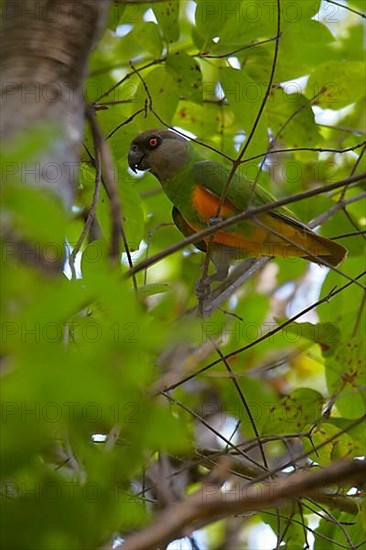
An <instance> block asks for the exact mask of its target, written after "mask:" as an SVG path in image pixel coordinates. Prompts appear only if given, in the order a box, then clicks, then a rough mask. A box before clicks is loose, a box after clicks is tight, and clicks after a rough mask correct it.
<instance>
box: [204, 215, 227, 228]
mask: <svg viewBox="0 0 366 550" xmlns="http://www.w3.org/2000/svg"><path fill="white" fill-rule="evenodd" d="M222 220H223V218H220V217H216V216H212V218H209V219H208V220H207V225H208V227H213V226H215V225H217V224H219V223H221V222H222Z"/></svg>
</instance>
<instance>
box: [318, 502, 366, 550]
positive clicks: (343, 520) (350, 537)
mask: <svg viewBox="0 0 366 550" xmlns="http://www.w3.org/2000/svg"><path fill="white" fill-rule="evenodd" d="M332 516H333V518H332V521H329V519H328V518H323V519H321V520H320V523H319V527H318V528H317V529H316V530H315V532H314V535H315V542H314V550H336V549H338V548H340V547H341V546H346V547H351V548H352V547H353V548H358V547H360V545H361V546H362V545H363V544H364V542H365V540H366V530H365V528H364V526H363V521H362V511H360V513H359V514H358V516H356V517H355V516H353V515H352V514H347V513H346V512H340V511H338V510H332ZM340 525H342V529H340V527H339V526H340Z"/></svg>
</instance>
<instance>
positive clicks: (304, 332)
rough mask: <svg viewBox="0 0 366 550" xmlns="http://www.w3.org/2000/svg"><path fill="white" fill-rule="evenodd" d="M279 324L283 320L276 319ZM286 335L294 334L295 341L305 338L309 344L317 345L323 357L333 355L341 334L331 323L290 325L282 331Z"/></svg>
mask: <svg viewBox="0 0 366 550" xmlns="http://www.w3.org/2000/svg"><path fill="white" fill-rule="evenodd" d="M276 321H277V322H278V323H279V324H280V323H283V322H284V321H285V319H276ZM284 331H286V333H290V334H294V335H295V336H296V337H297V340H300V338H305V339H306V340H310V341H311V342H315V343H316V344H319V346H320V348H321V350H322V352H323V354H324V355H330V354H333V353H334V350H335V349H336V348H337V346H338V345H339V342H340V339H341V334H340V331H339V328H338V326H337V325H336V324H333V323H296V322H294V323H290V324H289V325H287V326H286V328H285V329H284Z"/></svg>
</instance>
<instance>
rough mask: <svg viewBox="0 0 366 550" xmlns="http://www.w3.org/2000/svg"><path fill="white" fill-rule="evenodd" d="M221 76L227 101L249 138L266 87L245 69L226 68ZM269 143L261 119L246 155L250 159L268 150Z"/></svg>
mask: <svg viewBox="0 0 366 550" xmlns="http://www.w3.org/2000/svg"><path fill="white" fill-rule="evenodd" d="M219 76H220V82H221V85H222V87H223V90H224V92H225V96H226V99H227V100H228V102H229V105H230V107H231V109H232V110H233V112H234V114H235V116H236V117H237V120H238V122H239V124H240V125H241V126H242V128H243V129H244V131H245V133H246V135H247V136H248V135H249V134H250V133H251V132H252V129H253V125H254V124H255V122H256V120H257V116H258V113H259V110H260V108H261V105H262V102H263V94H264V91H265V87H264V86H260V85H258V84H257V83H256V82H255V81H254V80H252V79H251V78H250V77H249V76H248V74H247V72H246V71H245V69H242V70H237V69H232V68H231V67H225V68H223V69H221V70H220V73H219ZM244 143H245V142H244ZM267 143H268V134H267V128H266V125H265V123H264V119H263V117H261V118H260V120H259V123H258V124H257V127H256V131H255V134H254V135H253V136H252V140H251V143H250V145H249V147H248V149H247V153H246V155H247V156H248V157H250V156H252V155H255V154H258V153H262V152H263V151H265V150H266V147H267Z"/></svg>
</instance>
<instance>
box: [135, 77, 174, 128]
mask: <svg viewBox="0 0 366 550" xmlns="http://www.w3.org/2000/svg"><path fill="white" fill-rule="evenodd" d="M144 82H145V85H146V87H147V89H148V90H149V93H150V96H151V99H152V102H153V108H154V111H155V112H156V113H157V114H158V116H159V117H160V118H161V119H162V120H163V121H164V122H165V123H166V124H169V123H170V122H171V121H172V119H173V116H174V113H175V111H176V109H177V106H178V101H179V95H178V87H177V82H176V79H175V74H174V73H173V71H171V70H168V69H167V68H165V67H157V68H155V69H153V70H152V71H150V72H149V73H148V74H147V75H146V76H145V77H144ZM136 101H137V103H138V104H139V108H141V107H143V106H144V105H145V103H146V102H148V98H147V94H146V90H145V86H144V85H143V84H142V83H140V84H139V87H138V89H137V91H136ZM156 125H157V120H156V117H154V115H153V114H152V113H148V116H147V117H146V119H144V124H143V128H145V129H146V128H154V127H156ZM158 125H161V122H159V123H158Z"/></svg>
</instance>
